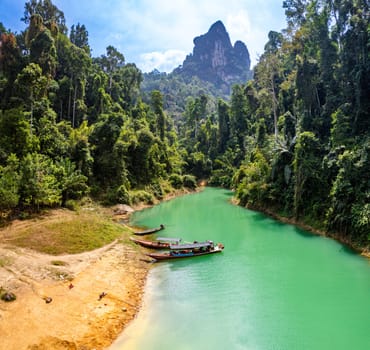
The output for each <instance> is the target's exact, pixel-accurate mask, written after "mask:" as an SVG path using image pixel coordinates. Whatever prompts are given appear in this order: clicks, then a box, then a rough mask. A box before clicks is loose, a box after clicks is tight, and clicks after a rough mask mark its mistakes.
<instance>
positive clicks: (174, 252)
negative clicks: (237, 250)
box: [147, 241, 224, 260]
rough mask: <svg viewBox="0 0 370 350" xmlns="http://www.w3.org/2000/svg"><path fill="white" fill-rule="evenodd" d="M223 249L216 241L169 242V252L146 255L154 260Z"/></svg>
mask: <svg viewBox="0 0 370 350" xmlns="http://www.w3.org/2000/svg"><path fill="white" fill-rule="evenodd" d="M223 249H224V246H223V244H221V243H218V244H217V245H214V243H213V242H212V241H207V242H201V243H192V244H176V245H173V244H171V245H170V251H169V252H166V253H150V254H147V255H148V256H150V257H151V258H153V259H155V260H171V259H182V258H191V257H195V256H201V255H208V254H214V253H221V252H222V250H223Z"/></svg>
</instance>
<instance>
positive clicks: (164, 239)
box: [156, 237, 181, 242]
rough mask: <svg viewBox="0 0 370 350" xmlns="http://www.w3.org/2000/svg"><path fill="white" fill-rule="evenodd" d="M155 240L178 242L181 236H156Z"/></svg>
mask: <svg viewBox="0 0 370 350" xmlns="http://www.w3.org/2000/svg"><path fill="white" fill-rule="evenodd" d="M156 240H157V241H161V242H180V241H181V238H171V237H157V239H156Z"/></svg>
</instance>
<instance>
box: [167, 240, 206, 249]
mask: <svg viewBox="0 0 370 350" xmlns="http://www.w3.org/2000/svg"><path fill="white" fill-rule="evenodd" d="M211 245H212V242H210V241H208V242H201V243H190V244H171V245H170V249H172V250H179V249H196V248H203V247H210V246H211Z"/></svg>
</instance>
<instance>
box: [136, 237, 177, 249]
mask: <svg viewBox="0 0 370 350" xmlns="http://www.w3.org/2000/svg"><path fill="white" fill-rule="evenodd" d="M130 239H131V241H133V242H135V243H136V244H139V245H141V246H142V247H145V248H151V249H169V247H170V243H166V242H154V241H143V240H141V239H136V238H132V237H131V238H130Z"/></svg>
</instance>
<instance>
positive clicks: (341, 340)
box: [111, 188, 370, 350]
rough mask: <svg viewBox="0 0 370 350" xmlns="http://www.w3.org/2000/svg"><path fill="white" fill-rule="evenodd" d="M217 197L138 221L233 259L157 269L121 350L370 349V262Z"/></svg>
mask: <svg viewBox="0 0 370 350" xmlns="http://www.w3.org/2000/svg"><path fill="white" fill-rule="evenodd" d="M230 198H231V193H230V192H228V191H225V190H221V189H212V188H207V189H206V190H205V191H204V192H202V193H199V194H192V195H187V196H184V197H180V198H177V199H174V200H172V201H169V202H165V203H162V204H161V205H159V206H156V207H153V208H151V209H147V210H144V211H142V212H138V213H136V214H135V215H134V217H133V222H134V223H135V224H140V225H146V226H149V227H156V226H158V225H159V224H161V223H163V224H165V226H166V229H165V230H164V231H162V232H161V236H168V237H182V238H183V240H189V241H192V240H198V241H201V240H206V239H212V240H214V241H215V242H222V243H224V245H225V250H224V252H223V253H221V254H215V255H210V256H204V257H197V258H192V259H185V260H177V261H171V262H161V263H156V264H155V267H154V268H153V269H152V271H151V272H150V275H149V279H148V283H147V287H146V292H145V296H144V305H143V308H142V310H141V311H140V312H139V315H138V317H137V319H136V320H134V321H133V322H132V323H131V325H130V326H129V327H128V328H127V329H126V331H125V332H124V333H123V335H122V336H121V337H120V338H119V339H118V340H117V341H116V342H115V343H114V344H113V345H112V347H111V349H115V350H121V349H122V350H123V349H125V350H126V349H150V350H166V349H176V350H177V349H214V350H215V349H220V350H225V349H228V350H234V349H251V350H280V349H281V350H292V349H297V350H305V349H307V350H320V349H325V350H328V349H335V350H341V349H343V350H344V349H345V350H347V349H370V262H369V260H367V259H365V258H363V257H360V256H358V255H356V254H353V253H352V252H351V251H349V250H348V249H346V248H345V247H344V246H342V245H340V244H339V243H337V242H335V241H333V240H330V239H326V238H323V237H319V236H314V235H311V234H309V233H307V232H305V231H302V230H300V229H298V228H296V227H294V226H291V225H286V224H282V223H279V222H277V221H274V220H272V219H270V218H267V217H265V216H264V215H261V214H259V213H255V212H252V211H249V210H246V209H243V208H240V207H237V206H233V205H231V204H230V203H229V199H230Z"/></svg>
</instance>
